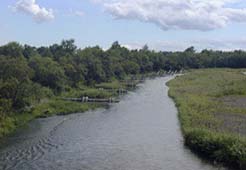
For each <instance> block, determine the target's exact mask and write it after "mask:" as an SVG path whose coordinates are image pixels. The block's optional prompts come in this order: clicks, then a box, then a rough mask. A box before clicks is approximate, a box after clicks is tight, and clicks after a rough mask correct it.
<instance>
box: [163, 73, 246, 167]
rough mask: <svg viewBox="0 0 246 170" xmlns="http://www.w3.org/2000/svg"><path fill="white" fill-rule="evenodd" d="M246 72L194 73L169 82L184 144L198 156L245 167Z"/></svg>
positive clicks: (170, 93) (215, 161)
mask: <svg viewBox="0 0 246 170" xmlns="http://www.w3.org/2000/svg"><path fill="white" fill-rule="evenodd" d="M245 71H246V70H243V69H200V70H191V71H188V72H187V73H186V74H184V75H182V76H178V77H176V78H175V79H173V80H171V81H170V82H169V83H168V86H169V87H170V90H169V96H170V97H172V98H173V99H174V101H175V103H176V106H177V108H178V112H179V119H180V123H181V127H182V131H183V135H184V138H185V144H186V145H187V146H188V147H190V148H191V149H192V150H193V151H195V152H196V153H198V154H200V155H202V156H204V157H206V158H208V159H210V160H212V161H213V162H214V163H223V164H227V165H229V166H233V167H236V168H238V169H245V168H246V75H245Z"/></svg>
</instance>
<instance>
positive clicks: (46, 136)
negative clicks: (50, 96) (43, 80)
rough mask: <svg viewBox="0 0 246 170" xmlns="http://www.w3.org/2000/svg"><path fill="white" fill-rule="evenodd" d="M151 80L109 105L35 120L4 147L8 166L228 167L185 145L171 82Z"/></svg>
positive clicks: (0, 156) (1, 153)
mask: <svg viewBox="0 0 246 170" xmlns="http://www.w3.org/2000/svg"><path fill="white" fill-rule="evenodd" d="M172 78H173V77H165V78H156V79H152V80H146V82H145V83H143V84H141V85H140V87H139V88H138V89H137V90H136V91H134V92H131V93H130V94H128V95H126V96H125V97H123V98H122V100H121V102H120V103H118V104H114V105H112V106H111V107H110V108H109V109H99V110H96V111H89V112H86V113H78V114H71V115H67V116H54V117H50V118H46V119H36V120H34V121H32V122H30V123H29V124H28V125H27V126H26V127H23V128H21V129H19V130H18V131H17V132H16V133H15V134H13V135H12V136H10V137H8V138H6V139H4V141H3V142H2V143H3V144H1V145H2V146H1V147H0V169H3V170H7V169H11V170H29V169H30V170H33V169H37V170H44V169H45V170H53V169H54V170H55V169H59V170H68V169H70V170H218V169H220V170H226V169H225V168H221V167H215V166H213V165H211V164H209V163H208V162H205V161H203V160H201V159H200V158H198V157H197V156H196V155H194V154H193V153H191V152H190V151H189V150H188V149H187V148H186V147H185V146H184V145H183V138H182V134H181V131H180V126H179V122H178V116H177V109H176V108H175V105H174V103H173V101H172V100H171V99H170V98H169V97H168V94H167V93H168V87H167V86H166V85H165V83H166V82H167V81H169V80H170V79H172Z"/></svg>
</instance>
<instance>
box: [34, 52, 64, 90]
mask: <svg viewBox="0 0 246 170" xmlns="http://www.w3.org/2000/svg"><path fill="white" fill-rule="evenodd" d="M29 66H30V67H31V68H32V69H33V70H34V72H35V76H34V77H33V79H32V80H33V81H34V82H37V83H40V84H41V85H42V86H45V87H49V88H51V89H52V90H54V91H55V92H61V91H62V89H63V88H64V85H65V82H66V79H65V74H64V70H63V68H62V67H61V66H60V65H59V64H58V63H57V62H55V61H54V60H52V59H51V58H48V57H33V58H32V59H31V60H30V62H29Z"/></svg>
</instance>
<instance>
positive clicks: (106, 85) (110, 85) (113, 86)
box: [95, 81, 124, 89]
mask: <svg viewBox="0 0 246 170" xmlns="http://www.w3.org/2000/svg"><path fill="white" fill-rule="evenodd" d="M95 87H96V88H103V89H119V88H123V87H124V85H122V84H121V83H120V82H119V81H113V82H107V83H100V84H96V85H95Z"/></svg>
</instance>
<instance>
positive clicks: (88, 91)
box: [0, 73, 155, 138]
mask: <svg viewBox="0 0 246 170" xmlns="http://www.w3.org/2000/svg"><path fill="white" fill-rule="evenodd" d="M151 75H155V74H154V73H150V74H146V75H136V76H135V78H136V80H131V77H126V78H125V80H124V82H121V81H119V80H114V81H111V82H104V83H101V84H95V85H94V86H85V85H81V86H80V87H79V88H76V89H72V88H71V89H69V90H67V91H66V92H63V93H62V94H60V95H59V96H53V97H52V98H50V99H43V100H42V101H41V102H40V103H38V104H35V105H33V106H32V107H30V108H27V109H25V110H22V111H18V112H13V113H12V114H11V115H8V116H6V117H4V118H1V119H0V138H2V137H5V136H8V135H10V134H12V133H13V132H14V131H15V130H16V129H17V128H19V127H21V126H24V125H25V124H27V123H28V122H29V121H31V120H33V119H35V118H39V117H49V116H52V115H65V114H71V113H83V112H86V111H88V110H94V109H96V108H100V107H106V106H107V104H105V103H80V102H73V101H64V100H63V98H69V97H72V98H74V97H75V98H77V97H78V98H80V97H83V96H84V97H85V96H86V97H89V98H98V99H103V98H105V99H109V98H117V97H119V95H123V94H125V93H126V91H127V90H130V89H133V88H134V87H135V86H136V85H137V84H138V83H140V81H139V80H140V78H141V77H143V76H145V77H146V76H151ZM128 82H131V83H130V85H129V83H128ZM119 89H120V91H119ZM123 90H124V93H123V92H122V91H123Z"/></svg>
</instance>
